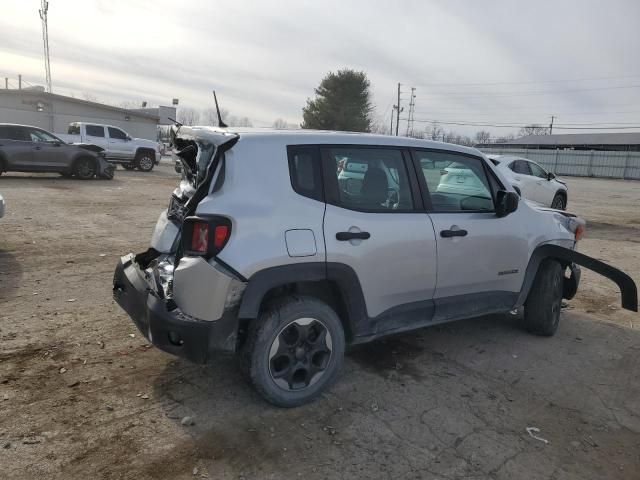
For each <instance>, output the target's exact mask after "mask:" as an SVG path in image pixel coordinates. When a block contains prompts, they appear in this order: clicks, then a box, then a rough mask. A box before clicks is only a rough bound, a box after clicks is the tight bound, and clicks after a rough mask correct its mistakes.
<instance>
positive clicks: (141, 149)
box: [133, 147, 156, 163]
mask: <svg viewBox="0 0 640 480" xmlns="http://www.w3.org/2000/svg"><path fill="white" fill-rule="evenodd" d="M143 153H150V154H151V155H153V159H154V163H155V155H156V151H155V150H154V149H153V148H151V147H138V148H136V153H134V155H133V156H134V158H138V156H139V155H142V154H143Z"/></svg>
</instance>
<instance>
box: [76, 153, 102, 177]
mask: <svg viewBox="0 0 640 480" xmlns="http://www.w3.org/2000/svg"><path fill="white" fill-rule="evenodd" d="M96 170H97V169H96V162H94V160H93V159H92V158H87V157H84V158H80V159H78V160H77V161H76V163H75V165H74V166H73V174H74V175H75V177H76V178H79V179H80V180H90V179H92V178H93V177H95V175H96Z"/></svg>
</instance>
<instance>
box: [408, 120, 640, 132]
mask: <svg viewBox="0 0 640 480" xmlns="http://www.w3.org/2000/svg"><path fill="white" fill-rule="evenodd" d="M414 121H415V122H418V123H438V124H442V125H458V126H469V127H495V128H523V127H527V126H530V125H538V124H537V123H481V122H465V121H442V120H434V119H431V120H428V119H415V120H414ZM571 125H580V124H555V125H554V128H556V129H558V130H635V129H640V125H634V126H615V125H609V126H605V125H601V124H600V126H598V127H583V126H571ZM594 125H599V124H594Z"/></svg>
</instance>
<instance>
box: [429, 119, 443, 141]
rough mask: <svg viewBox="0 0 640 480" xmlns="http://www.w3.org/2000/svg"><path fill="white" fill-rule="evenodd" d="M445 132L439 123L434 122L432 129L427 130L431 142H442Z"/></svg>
mask: <svg viewBox="0 0 640 480" xmlns="http://www.w3.org/2000/svg"><path fill="white" fill-rule="evenodd" d="M443 135H444V130H443V128H442V127H441V126H440V124H439V123H438V122H433V123H432V124H431V128H428V129H427V136H428V137H429V138H430V139H431V140H442V137H443Z"/></svg>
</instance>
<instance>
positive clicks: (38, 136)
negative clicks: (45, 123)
mask: <svg viewBox="0 0 640 480" xmlns="http://www.w3.org/2000/svg"><path fill="white" fill-rule="evenodd" d="M29 137H30V139H31V141H32V142H57V141H59V140H58V139H57V138H56V137H54V136H53V135H51V134H49V133H47V132H45V131H44V130H35V129H32V130H29Z"/></svg>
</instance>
